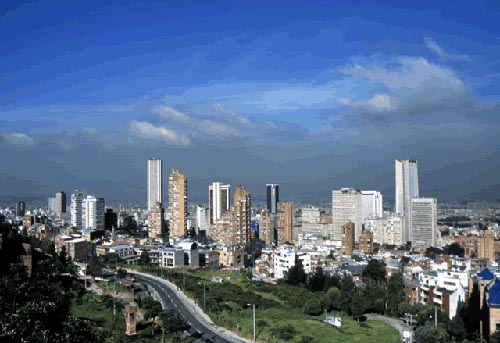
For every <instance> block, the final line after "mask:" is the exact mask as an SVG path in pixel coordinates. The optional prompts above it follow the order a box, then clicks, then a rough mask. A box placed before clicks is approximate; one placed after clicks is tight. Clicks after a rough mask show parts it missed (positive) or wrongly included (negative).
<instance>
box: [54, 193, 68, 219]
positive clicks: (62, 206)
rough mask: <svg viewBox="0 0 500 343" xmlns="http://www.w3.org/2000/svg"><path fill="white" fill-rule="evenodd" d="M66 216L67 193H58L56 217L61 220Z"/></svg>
mask: <svg viewBox="0 0 500 343" xmlns="http://www.w3.org/2000/svg"><path fill="white" fill-rule="evenodd" d="M63 214H66V193H64V192H63V191H60V192H57V193H56V215H57V216H58V217H59V218H60V217H62V216H63Z"/></svg>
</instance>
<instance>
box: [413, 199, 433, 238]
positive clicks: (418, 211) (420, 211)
mask: <svg viewBox="0 0 500 343" xmlns="http://www.w3.org/2000/svg"><path fill="white" fill-rule="evenodd" d="M436 225H437V200H436V199H435V198H413V199H411V246H412V247H413V248H429V247H434V246H436Z"/></svg>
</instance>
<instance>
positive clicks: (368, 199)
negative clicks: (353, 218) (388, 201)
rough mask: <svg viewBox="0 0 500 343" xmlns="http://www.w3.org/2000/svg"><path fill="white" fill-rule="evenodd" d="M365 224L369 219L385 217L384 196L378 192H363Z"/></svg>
mask: <svg viewBox="0 0 500 343" xmlns="http://www.w3.org/2000/svg"><path fill="white" fill-rule="evenodd" d="M361 199H362V200H361V202H362V204H361V206H362V209H363V210H362V215H361V217H362V218H363V223H365V220H366V219H367V218H375V217H378V218H380V217H383V216H384V207H383V199H382V194H381V193H380V192H378V191H361Z"/></svg>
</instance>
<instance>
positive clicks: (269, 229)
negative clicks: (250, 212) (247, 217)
mask: <svg viewBox="0 0 500 343" xmlns="http://www.w3.org/2000/svg"><path fill="white" fill-rule="evenodd" d="M275 225H276V220H275V219H274V215H272V214H271V212H270V211H269V210H268V209H265V210H262V212H261V213H260V220H259V237H260V239H261V240H263V241H264V242H265V243H266V244H270V243H275V242H276V233H275V231H276V228H275Z"/></svg>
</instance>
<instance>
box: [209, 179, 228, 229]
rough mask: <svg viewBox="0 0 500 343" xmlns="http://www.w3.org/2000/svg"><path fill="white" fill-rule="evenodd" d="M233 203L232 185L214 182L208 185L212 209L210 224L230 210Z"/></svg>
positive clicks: (210, 207)
mask: <svg viewBox="0 0 500 343" xmlns="http://www.w3.org/2000/svg"><path fill="white" fill-rule="evenodd" d="M230 205H231V186H230V185H228V184H223V183H220V182H214V183H212V184H211V185H210V186H209V187H208V208H209V211H210V224H212V223H213V222H215V221H216V220H217V219H219V218H220V217H221V215H222V214H223V213H224V212H226V211H229V207H230Z"/></svg>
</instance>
